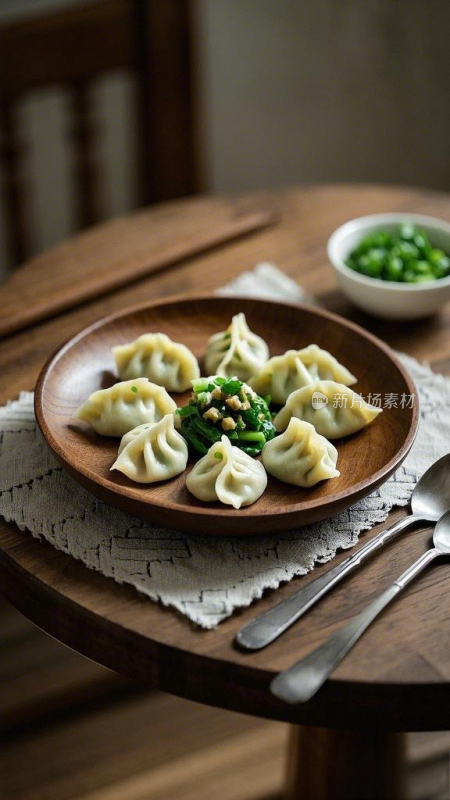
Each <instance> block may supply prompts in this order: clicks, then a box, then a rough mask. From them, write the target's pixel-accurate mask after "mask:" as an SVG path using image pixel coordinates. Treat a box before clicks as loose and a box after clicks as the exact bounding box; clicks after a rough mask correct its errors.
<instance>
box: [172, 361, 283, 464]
mask: <svg viewBox="0 0 450 800" xmlns="http://www.w3.org/2000/svg"><path fill="white" fill-rule="evenodd" d="M192 388H193V392H192V396H191V399H190V400H189V403H188V405H187V406H183V407H182V408H178V409H177V411H176V413H177V414H178V415H179V416H180V417H181V433H182V435H183V436H184V438H185V439H186V441H187V443H188V444H189V446H190V447H191V448H192V449H193V450H195V451H196V452H197V453H200V455H205V454H206V453H207V452H208V450H209V448H210V447H211V445H212V444H214V443H215V442H219V441H220V439H221V438H222V436H223V435H224V434H225V435H226V436H228V438H229V439H230V441H231V443H232V444H233V445H235V447H239V448H240V449H241V450H243V451H244V452H245V453H247V454H248V455H250V456H257V455H259V453H260V452H261V450H262V449H263V447H264V445H265V443H266V442H267V441H269V439H273V438H274V436H275V433H276V431H275V426H274V424H273V422H272V415H271V413H270V411H269V406H268V403H267V400H269V402H270V398H268V397H267V398H263V397H260V396H259V395H258V394H256V392H254V391H253V389H251V388H250V386H247V384H246V383H243V381H240V380H238V378H228V379H227V378H221V377H218V376H213V377H210V378H198V379H197V380H195V381H192Z"/></svg>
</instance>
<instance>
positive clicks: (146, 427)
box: [118, 417, 175, 456]
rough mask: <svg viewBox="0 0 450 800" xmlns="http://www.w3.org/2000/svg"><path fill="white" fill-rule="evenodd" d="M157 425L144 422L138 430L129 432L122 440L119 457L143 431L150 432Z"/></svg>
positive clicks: (133, 429)
mask: <svg viewBox="0 0 450 800" xmlns="http://www.w3.org/2000/svg"><path fill="white" fill-rule="evenodd" d="M174 419H175V417H174ZM157 424H158V423H157V422H143V423H142V425H137V426H136V428H132V429H131V431H128V433H126V434H125V435H124V436H122V438H121V440H120V444H119V451H118V455H119V456H120V454H121V452H122V450H124V449H125V447H126V446H127V444H130V442H132V441H133V439H135V438H136V436H139V434H141V433H142V432H143V431H148V430H149V429H150V428H153V425H157Z"/></svg>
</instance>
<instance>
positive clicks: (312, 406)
mask: <svg viewBox="0 0 450 800" xmlns="http://www.w3.org/2000/svg"><path fill="white" fill-rule="evenodd" d="M381 411H382V409H381V408H377V407H376V406H372V405H370V403H366V401H365V400H364V399H363V398H362V397H361V396H360V395H359V394H356V392H354V391H353V389H349V388H348V387H347V386H344V385H343V384H342V383H336V382H335V381H314V383H309V384H308V385H307V386H303V388H302V389H297V390H296V391H295V392H292V394H290V395H289V397H288V399H287V401H286V405H285V406H284V407H283V408H282V409H281V411H280V412H279V413H278V414H277V415H276V417H275V419H274V421H273V422H274V425H275V428H276V429H277V431H284V430H285V429H286V428H287V426H288V424H289V421H290V419H291V417H298V419H303V420H306V422H310V423H311V425H314V427H315V429H316V431H317V433H320V435H321V436H325V437H326V438H327V439H340V438H341V436H350V434H352V433H356V431H359V430H361V428H364V426H365V425H368V424H369V422H372V420H374V419H375V417H377V416H378V414H380V413H381Z"/></svg>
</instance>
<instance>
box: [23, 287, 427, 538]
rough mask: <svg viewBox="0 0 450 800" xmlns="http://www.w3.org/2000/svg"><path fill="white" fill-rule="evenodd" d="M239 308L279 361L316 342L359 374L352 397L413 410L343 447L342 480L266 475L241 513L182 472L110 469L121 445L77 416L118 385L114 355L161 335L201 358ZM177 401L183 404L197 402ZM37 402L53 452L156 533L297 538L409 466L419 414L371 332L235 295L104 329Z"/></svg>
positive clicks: (148, 310)
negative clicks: (314, 481)
mask: <svg viewBox="0 0 450 800" xmlns="http://www.w3.org/2000/svg"><path fill="white" fill-rule="evenodd" d="M239 311H243V312H244V313H245V315H246V317H247V321H248V323H249V325H250V328H251V329H252V330H253V331H255V333H258V334H259V335H260V336H262V337H263V338H264V339H265V340H266V341H267V343H268V345H269V348H270V353H271V355H276V354H280V353H284V351H285V350H288V349H292V348H294V349H299V348H301V347H304V346H306V345H308V344H311V343H312V342H315V343H316V344H318V345H319V346H320V347H324V348H326V349H328V350H330V352H331V353H332V354H333V355H334V356H336V358H337V359H338V360H339V361H342V363H343V364H345V366H346V367H348V369H350V370H351V372H352V373H354V375H356V376H357V378H358V383H357V384H355V386H354V387H353V388H354V389H355V390H356V391H357V392H359V393H360V394H362V395H363V396H364V397H367V395H368V394H369V393H372V394H374V393H381V394H382V395H384V394H385V393H393V394H396V395H398V397H399V398H400V397H401V396H402V395H403V394H405V395H411V394H413V393H415V395H416V401H415V403H414V407H413V408H408V407H404V408H401V407H400V406H398V407H397V408H395V407H393V408H389V409H385V410H384V411H383V413H382V414H380V415H379V416H378V417H377V419H376V420H375V421H374V422H373V423H372V424H370V425H369V426H368V427H367V428H364V429H363V430H362V431H360V432H359V433H357V434H355V435H354V436H351V437H348V438H347V439H343V440H339V441H337V442H336V441H335V442H334V443H335V444H336V446H337V448H338V451H339V462H338V467H339V470H340V472H341V477H340V478H337V479H333V480H329V481H324V482H322V483H320V484H318V485H317V486H316V487H314V488H313V489H299V488H297V487H294V486H289V485H288V484H285V483H281V482H280V481H278V480H276V479H275V478H271V477H270V476H269V483H268V487H267V489H266V491H265V493H264V494H263V495H262V497H261V498H260V499H259V500H258V501H257V502H256V503H254V504H253V505H251V506H248V507H247V508H243V509H240V510H238V511H236V510H234V509H233V508H231V507H228V506H222V505H220V504H218V503H216V504H205V503H201V502H200V501H198V500H196V499H195V498H194V497H193V496H192V495H190V494H189V492H188V491H187V489H186V486H185V475H180V476H179V477H178V478H175V479H173V480H170V481H167V482H165V483H160V484H153V485H150V486H143V485H139V484H136V483H133V482H132V481H130V480H129V479H128V478H126V477H125V476H124V475H122V474H121V473H119V472H116V471H115V472H110V466H111V464H112V463H113V461H114V459H115V455H116V452H117V448H118V444H119V440H118V439H110V438H104V437H101V436H98V435H97V434H95V433H93V432H91V431H90V430H89V429H88V427H87V426H86V425H85V424H84V423H82V422H79V421H78V420H76V419H74V418H73V416H72V414H73V412H74V411H75V409H76V408H77V407H78V406H79V405H81V403H82V402H83V401H84V400H85V399H86V398H87V397H89V395H90V394H91V392H93V391H94V390H95V389H99V388H104V387H106V386H110V385H111V384H113V383H115V382H116V381H117V378H115V377H114V372H115V365H114V360H113V357H112V353H111V348H112V347H113V346H114V345H117V344H122V343H125V342H129V341H132V340H133V339H135V338H136V337H137V336H139V335H140V334H141V333H144V332H148V331H162V332H164V333H166V334H168V335H169V336H170V337H171V338H172V339H174V340H175V341H178V342H183V344H185V345H187V346H188V347H189V348H190V349H191V350H192V351H193V352H194V353H195V355H196V356H197V358H198V359H199V360H200V359H201V358H202V356H203V353H204V350H205V345H206V342H207V340H208V338H209V336H211V334H213V333H216V332H217V331H220V330H224V329H225V328H226V327H227V326H228V324H229V322H230V320H231V317H232V315H233V314H236V313H238V312H239ZM173 396H174V397H175V400H176V401H177V403H178V405H183V404H184V403H185V402H186V399H187V396H188V395H187V394H185V395H173ZM35 402H36V415H37V420H38V423H39V426H40V428H41V431H42V433H43V434H44V436H45V438H46V440H47V442H48V444H49V446H50V448H51V449H52V451H53V453H54V455H55V456H56V458H57V459H58V461H59V462H60V463H61V464H62V466H63V467H64V468H65V469H66V470H67V471H68V472H69V473H70V475H72V477H74V478H75V480H77V481H78V482H79V483H81V484H82V485H83V486H84V487H85V488H86V489H88V490H89V491H90V492H92V494H94V495H95V496H96V497H98V498H100V499H101V500H104V501H105V502H106V503H110V504H111V505H114V506H117V507H118V508H120V509H122V510H124V511H127V512H128V513H130V514H133V515H135V516H138V517H142V518H144V519H148V520H150V521H151V522H153V523H154V524H155V525H161V526H163V527H173V528H176V529H178V530H183V531H189V532H191V533H209V534H223V535H228V534H232V535H235V534H258V533H269V532H272V531H277V532H278V531H280V530H288V529H291V528H294V527H297V526H299V525H305V524H307V523H310V522H314V521H316V520H319V519H324V518H325V517H328V516H329V515H330V514H334V513H336V512H337V511H341V510H342V509H345V508H348V506H350V505H352V504H353V503H355V502H356V500H359V499H360V498H362V497H364V496H365V495H367V494H369V492H371V491H373V490H374V489H375V488H376V487H377V486H379V485H380V484H381V483H382V482H383V481H385V480H386V479H387V478H388V477H389V475H391V474H392V473H393V472H394V471H395V470H396V469H397V467H398V466H399V465H400V464H401V462H402V461H403V459H404V458H405V456H406V454H407V453H408V451H409V449H410V448H411V445H412V443H413V441H414V437H415V435H416V432H417V428H418V417H419V414H418V404H417V391H415V388H414V384H413V382H412V380H411V378H410V377H409V376H408V375H407V373H406V372H405V370H404V369H403V367H402V365H401V364H400V363H399V362H398V360H397V359H396V357H395V356H394V355H393V353H392V352H391V350H390V349H389V348H388V347H387V345H385V344H383V342H381V341H380V340H379V339H376V338H375V337H374V336H372V335H371V334H370V333H368V332H367V331H364V330H363V329H362V328H359V327H358V326H357V325H354V324H353V323H351V322H348V321H347V320H344V319H342V318H340V317H338V316H336V315H334V314H330V313H328V312H326V311H319V310H316V309H313V308H311V307H306V306H298V305H295V306H293V305H292V306H291V305H288V304H284V303H283V304H282V303H272V302H270V301H265V300H250V299H248V298H235V297H233V298H222V297H220V298H219V297H197V298H193V299H188V300H169V301H167V302H164V303H161V302H158V303H155V304H153V305H146V306H139V307H137V308H132V309H130V310H128V311H126V312H124V313H121V314H116V315H114V316H111V317H107V318H105V319H102V320H100V321H99V322H97V323H95V324H94V325H91V326H90V327H89V328H86V329H85V330H83V331H81V333H79V334H78V336H75V337H74V338H73V339H71V340H70V341H69V342H67V344H65V345H64V346H63V347H62V348H61V349H60V350H59V351H58V352H57V353H56V354H55V355H54V356H53V357H52V358H51V359H50V360H49V362H48V363H47V364H46V366H45V367H44V369H43V370H42V372H41V374H40V376H39V379H38V383H37V386H36V401H35ZM189 468H190V465H189V466H188V469H189Z"/></svg>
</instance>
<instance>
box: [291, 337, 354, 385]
mask: <svg viewBox="0 0 450 800" xmlns="http://www.w3.org/2000/svg"><path fill="white" fill-rule="evenodd" d="M298 355H299V358H300V359H301V361H302V363H303V364H304V365H305V367H306V369H307V370H308V372H309V374H310V376H311V379H312V380H313V381H316V380H318V381H336V383H343V384H344V386H352V385H353V384H354V383H356V381H357V378H355V376H354V375H352V373H351V372H350V371H349V370H348V369H347V367H344V366H343V364H340V363H339V361H338V360H337V359H336V358H335V357H334V356H332V355H331V353H329V352H328V350H323V349H322V348H321V347H319V345H317V344H310V345H309V346H308V347H304V348H303V349H302V350H299V351H298Z"/></svg>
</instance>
